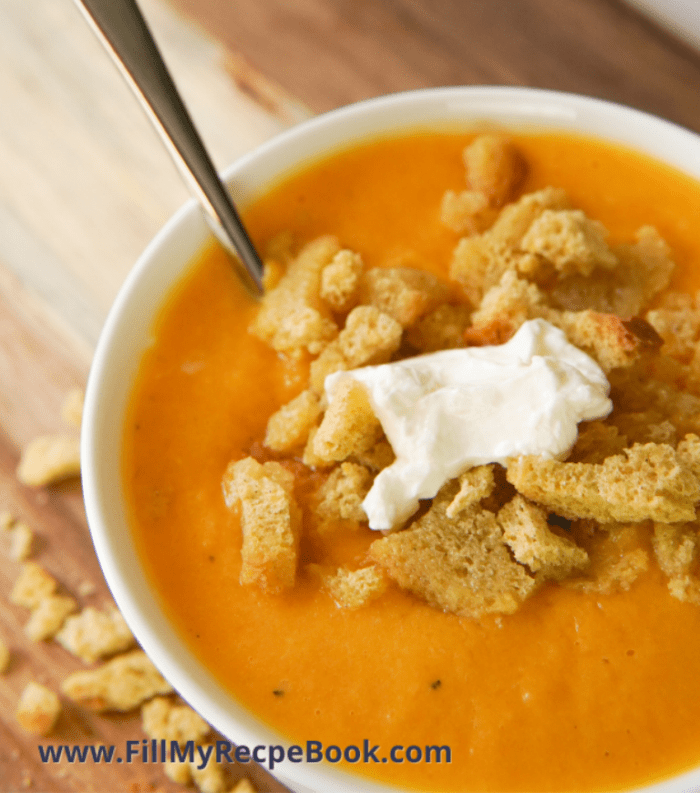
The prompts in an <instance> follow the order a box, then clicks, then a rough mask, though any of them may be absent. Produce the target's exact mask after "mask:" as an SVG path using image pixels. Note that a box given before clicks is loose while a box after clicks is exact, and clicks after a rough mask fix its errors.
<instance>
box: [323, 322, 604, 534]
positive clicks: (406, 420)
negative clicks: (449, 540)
mask: <svg viewBox="0 0 700 793" xmlns="http://www.w3.org/2000/svg"><path fill="white" fill-rule="evenodd" d="M346 377H350V378H352V379H353V380H356V381H358V382H359V383H362V384H363V385H364V386H365V388H366V389H367V391H368V394H369V399H370V402H371V405H372V408H373V410H374V412H375V415H376V416H377V418H378V419H379V421H380V422H381V424H382V427H383V429H384V432H385V434H386V437H387V439H388V441H389V443H390V444H391V446H392V448H393V450H394V454H395V455H396V460H395V461H394V463H393V464H392V465H390V466H389V467H387V468H385V469H384V470H383V471H381V472H380V473H379V474H378V475H377V477H376V478H375V480H374V484H373V486H372V488H371V490H370V491H369V493H368V495H367V497H366V498H365V500H364V502H363V508H364V510H365V512H366V513H367V517H368V518H369V525H370V528H372V529H381V530H386V529H391V528H394V527H395V526H398V525H400V524H401V523H403V522H404V521H405V520H407V519H408V518H409V517H410V516H411V515H412V514H413V513H414V512H415V511H416V509H417V508H418V502H419V500H420V499H425V498H432V497H433V496H435V495H436V494H437V492H438V490H439V489H440V488H441V487H442V485H443V484H444V483H445V482H447V481H448V480H449V479H453V478H454V477H457V476H459V475H460V474H461V473H463V472H464V471H466V470H468V469H469V468H472V467H474V466H477V465H483V464H486V463H501V464H502V465H505V464H506V461H507V460H508V458H510V457H518V456H520V455H524V454H534V455H542V456H545V457H549V458H557V457H562V456H563V455H565V454H566V453H567V452H568V451H569V450H570V449H571V447H572V446H573V444H574V442H575V441H576V437H577V435H578V423H579V422H580V421H587V420H591V419H597V418H602V417H604V416H607V415H608V413H610V411H611V410H612V402H611V401H610V399H609V397H608V394H609V392H610V384H609V383H608V381H607V378H606V377H605V374H604V373H603V371H602V369H601V368H600V367H599V366H598V364H597V363H596V362H595V361H594V360H593V359H592V358H591V357H590V356H588V355H586V353H584V352H582V351H581V350H579V349H578V348H577V347H574V346H573V345H572V344H570V343H569V342H568V341H567V340H566V337H565V335H564V333H563V332H562V331H561V330H559V329H558V328H555V327H554V326H553V325H551V324H550V323H548V322H546V321H544V320H542V319H533V320H530V321H529V322H526V323H525V324H524V325H522V326H521V327H520V329H519V330H518V332H517V333H516V334H515V335H514V336H513V337H512V338H511V339H510V341H508V342H507V343H506V344H501V345H496V346H488V347H468V348H464V349H455V350H443V351H441V352H435V353H429V354H426V355H419V356H416V357H414V358H407V359H405V360H402V361H397V362H395V363H389V364H383V365H380V366H366V367H363V368H360V369H353V370H350V371H346V372H336V373H335V374H332V375H329V376H328V377H327V378H326V381H325V389H326V394H327V397H328V399H329V402H332V400H333V392H334V390H335V387H336V385H337V383H338V382H339V381H340V380H341V379H342V378H346Z"/></svg>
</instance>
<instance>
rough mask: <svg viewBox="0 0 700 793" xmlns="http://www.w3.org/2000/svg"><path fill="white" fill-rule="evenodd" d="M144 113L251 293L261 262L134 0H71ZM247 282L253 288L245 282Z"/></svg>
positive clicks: (259, 287) (258, 284) (257, 289)
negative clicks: (244, 278) (237, 264)
mask: <svg viewBox="0 0 700 793" xmlns="http://www.w3.org/2000/svg"><path fill="white" fill-rule="evenodd" d="M75 2H76V3H77V5H78V7H79V8H80V9H81V11H83V13H84V15H85V16H86V18H87V20H88V22H89V23H90V25H91V27H92V28H93V29H94V31H95V33H96V34H97V36H98V38H99V39H100V40H101V41H102V43H103V44H104V46H105V48H106V49H107V51H108V52H109V53H110V55H111V56H112V58H113V59H114V61H115V63H116V64H117V66H118V67H119V70H120V71H121V72H122V74H123V76H124V78H125V79H126V81H127V82H128V83H129V85H130V86H131V88H132V89H133V91H134V93H135V94H136V96H137V97H138V99H139V100H140V102H141V104H142V105H143V107H144V108H145V110H146V112H147V114H148V116H149V117H150V119H151V121H152V122H153V124H154V126H155V127H156V129H157V130H158V132H159V133H160V134H161V137H162V138H163V141H164V142H165V145H166V147H167V149H168V150H169V151H170V153H171V155H172V157H173V159H174V160H175V164H176V165H177V167H178V169H179V170H180V172H181V174H182V176H183V178H184V179H185V182H186V183H187V185H188V187H189V188H190V190H191V191H192V192H193V193H194V195H195V196H196V197H197V198H198V200H199V202H200V204H201V206H202V208H203V209H204V215H205V218H206V219H207V221H208V222H209V225H210V226H211V229H212V231H213V232H214V234H215V236H216V237H217V239H218V240H219V242H221V243H222V245H223V246H224V247H225V248H226V249H227V250H228V251H229V252H230V253H232V254H234V259H235V260H236V262H237V263H240V262H242V264H243V268H245V269H244V270H242V268H240V266H239V270H240V271H241V274H242V275H244V277H245V276H248V278H247V279H246V280H247V281H248V282H249V286H251V287H252V288H253V290H254V291H255V292H256V293H261V292H262V291H263V290H262V263H261V261H260V257H259V256H258V254H257V252H256V250H255V248H254V246H253V244H252V242H251V240H250V238H249V236H248V233H247V232H246V230H245V228H244V226H243V223H242V222H241V219H240V217H239V216H238V213H237V212H236V208H235V207H234V205H233V201H232V199H231V197H230V195H229V193H228V191H227V190H226V188H225V187H224V185H223V184H222V182H221V179H220V178H219V176H218V174H217V172H216V169H215V168H214V165H213V164H212V161H211V159H210V157H209V155H208V154H207V151H206V149H205V148H204V144H203V143H202V140H201V138H200V137H199V134H198V133H197V130H196V129H195V127H194V124H193V123H192V120H191V118H190V115H189V113H188V112H187V108H186V107H185V105H184V103H183V101H182V99H181V97H180V94H179V93H178V90H177V88H176V87H175V84H174V82H173V80H172V77H171V76H170V72H169V71H168V68H167V66H166V65H165V63H164V61H163V58H162V56H161V54H160V52H159V50H158V47H157V45H156V43H155V41H154V40H153V36H152V35H151V33H150V31H149V29H148V26H147V25H146V22H145V20H144V18H143V16H142V14H141V11H140V10H139V7H138V6H137V4H136V2H135V0H75ZM250 281H252V284H251V283H250Z"/></svg>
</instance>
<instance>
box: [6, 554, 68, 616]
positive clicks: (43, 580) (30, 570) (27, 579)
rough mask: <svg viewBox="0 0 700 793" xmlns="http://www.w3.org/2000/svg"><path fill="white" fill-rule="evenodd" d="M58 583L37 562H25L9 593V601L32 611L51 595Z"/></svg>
mask: <svg viewBox="0 0 700 793" xmlns="http://www.w3.org/2000/svg"><path fill="white" fill-rule="evenodd" d="M57 588H58V582H57V581H56V579H55V578H54V577H53V576H52V575H51V574H50V573H47V572H46V570H44V568H43V567H42V566H41V565H40V564H38V563H37V562H31V561H30V562H25V563H24V564H23V565H22V571H21V572H20V574H19V576H18V578H17V580H16V581H15V584H14V586H13V587H12V591H11V592H10V601H11V602H12V603H15V604H16V605H18V606H24V607H25V608H29V609H34V608H36V607H37V606H38V605H39V603H41V601H42V600H43V599H44V598H47V597H49V596H50V595H53V594H54V592H55V591H56V589H57Z"/></svg>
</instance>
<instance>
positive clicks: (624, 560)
mask: <svg viewBox="0 0 700 793" xmlns="http://www.w3.org/2000/svg"><path fill="white" fill-rule="evenodd" d="M648 568H649V555H648V554H647V552H646V551H645V550H643V549H642V548H636V549H635V550H633V551H627V552H625V553H624V554H620V556H619V557H618V558H617V559H615V558H612V557H607V556H604V557H602V558H601V559H597V560H595V562H594V564H593V565H591V569H590V571H589V572H588V574H587V575H586V576H585V577H581V578H569V579H566V580H564V581H562V582H561V583H562V584H563V585H564V586H566V587H568V588H569V589H575V590H578V591H579V592H584V593H587V594H595V595H611V594H612V593H613V592H619V591H620V590H622V591H623V592H627V591H628V590H629V588H630V587H631V586H632V584H633V583H634V582H635V581H636V580H637V579H638V578H639V576H640V575H641V574H642V573H644V572H645V571H646V570H647V569H648Z"/></svg>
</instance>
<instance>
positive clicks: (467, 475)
mask: <svg viewBox="0 0 700 793" xmlns="http://www.w3.org/2000/svg"><path fill="white" fill-rule="evenodd" d="M458 482H459V490H458V491H457V493H456V495H455V497H454V498H453V499H452V501H451V502H450V503H449V504H448V506H447V509H446V510H445V514H446V515H447V517H448V518H454V517H456V516H457V515H459V513H460V512H464V510H465V509H469V508H470V507H473V506H474V505H476V504H478V503H479V501H481V499H482V498H486V497H487V496H490V495H491V493H493V490H494V488H495V487H496V480H495V479H494V476H493V466H492V465H478V466H476V468H470V469H469V470H468V471H465V472H464V473H463V474H461V475H460V476H459V479H458Z"/></svg>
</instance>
